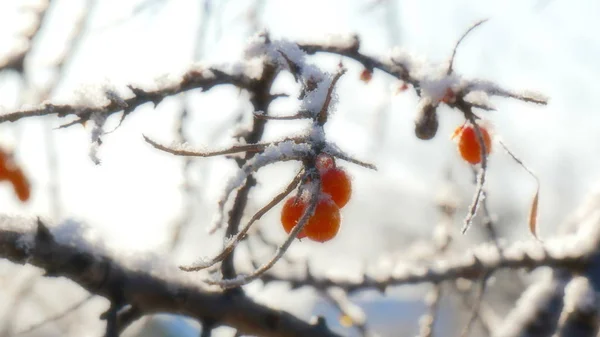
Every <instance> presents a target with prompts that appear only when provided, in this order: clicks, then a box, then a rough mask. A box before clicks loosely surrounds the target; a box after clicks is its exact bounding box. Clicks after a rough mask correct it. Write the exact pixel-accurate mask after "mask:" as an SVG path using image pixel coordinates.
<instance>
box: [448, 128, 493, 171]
mask: <svg viewBox="0 0 600 337" xmlns="http://www.w3.org/2000/svg"><path fill="white" fill-rule="evenodd" d="M479 129H480V130H481V134H482V136H483V142H484V144H485V152H486V153H487V154H490V152H491V151H492V138H491V137H490V134H489V132H488V131H487V129H486V128H484V127H483V126H479ZM455 137H459V139H458V151H459V152H460V155H461V157H462V158H463V159H464V160H466V161H467V162H469V163H471V164H473V165H475V164H478V163H479V162H481V146H480V144H479V139H478V138H477V133H476V131H475V128H474V127H473V126H472V125H464V126H459V127H458V128H457V129H456V130H455V131H454V134H453V136H452V138H455Z"/></svg>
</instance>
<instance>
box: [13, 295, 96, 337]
mask: <svg viewBox="0 0 600 337" xmlns="http://www.w3.org/2000/svg"><path fill="white" fill-rule="evenodd" d="M93 297H94V295H88V296H86V297H85V298H83V299H81V300H79V301H77V302H75V303H74V304H73V305H71V306H69V307H68V308H67V309H65V310H63V311H61V312H59V313H57V314H54V315H52V316H49V317H47V318H46V319H44V320H42V321H40V322H38V323H35V324H33V325H31V326H30V327H29V328H27V329H25V330H22V331H19V332H17V333H16V334H15V335H17V336H18V335H25V334H28V333H30V332H32V331H34V330H37V329H39V328H41V327H43V326H44V325H46V324H49V323H52V322H56V321H58V320H60V319H63V318H65V317H67V316H68V315H69V314H71V313H72V312H73V311H75V310H77V309H79V308H81V307H82V306H83V305H85V304H86V303H88V302H89V301H90V300H91V299H92V298H93Z"/></svg>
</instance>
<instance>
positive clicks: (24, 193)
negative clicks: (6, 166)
mask: <svg viewBox="0 0 600 337" xmlns="http://www.w3.org/2000/svg"><path fill="white" fill-rule="evenodd" d="M8 179H9V180H10V182H11V183H12V185H13V189H14V191H15V194H16V195H17V197H18V198H19V200H21V202H25V201H27V200H29V196H30V194H31V188H30V186H29V181H28V180H27V177H25V174H23V171H21V169H19V168H17V169H16V170H14V171H10V172H9V178H8Z"/></svg>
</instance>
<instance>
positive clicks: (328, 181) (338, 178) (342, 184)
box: [321, 167, 352, 208]
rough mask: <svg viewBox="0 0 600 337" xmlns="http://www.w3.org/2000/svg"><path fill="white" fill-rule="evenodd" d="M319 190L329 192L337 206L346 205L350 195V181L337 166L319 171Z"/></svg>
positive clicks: (346, 174) (344, 172)
mask: <svg viewBox="0 0 600 337" xmlns="http://www.w3.org/2000/svg"><path fill="white" fill-rule="evenodd" d="M321 192H323V193H325V194H329V195H330V196H331V199H332V200H333V201H334V202H335V203H336V205H337V206H338V207H339V208H342V207H344V206H346V204H347V203H348V201H349V200H350V197H351V196H352V181H351V179H350V176H349V175H348V173H346V171H345V170H344V169H342V168H339V167H334V168H330V169H329V170H326V171H321Z"/></svg>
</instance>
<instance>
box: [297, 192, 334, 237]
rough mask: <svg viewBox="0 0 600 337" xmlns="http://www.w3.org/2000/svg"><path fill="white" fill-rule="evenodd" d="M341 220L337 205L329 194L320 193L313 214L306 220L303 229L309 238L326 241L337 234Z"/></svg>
mask: <svg viewBox="0 0 600 337" xmlns="http://www.w3.org/2000/svg"><path fill="white" fill-rule="evenodd" d="M341 221H342V217H341V215H340V209H339V207H338V206H337V205H336V204H335V202H333V200H331V198H329V196H327V195H321V196H319V201H318V202H317V208H316V209H315V214H314V215H313V216H312V217H311V218H310V219H309V220H308V223H307V224H306V227H304V231H305V232H306V236H308V238H309V239H311V240H313V241H318V242H326V241H329V240H331V239H333V238H334V237H335V236H336V235H337V233H338V231H339V230H340V223H341Z"/></svg>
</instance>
